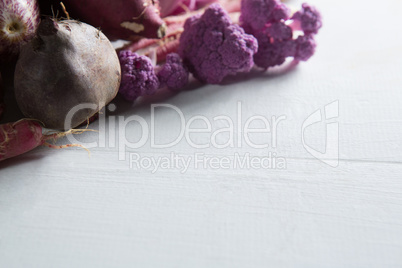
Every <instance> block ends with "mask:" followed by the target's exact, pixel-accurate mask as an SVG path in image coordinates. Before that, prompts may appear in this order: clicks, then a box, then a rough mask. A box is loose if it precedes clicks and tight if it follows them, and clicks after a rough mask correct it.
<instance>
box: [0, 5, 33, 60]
mask: <svg viewBox="0 0 402 268" xmlns="http://www.w3.org/2000/svg"><path fill="white" fill-rule="evenodd" d="M39 20H40V17H39V6H38V3H37V1H36V0H0V64H4V62H8V61H10V60H13V59H15V58H16V57H17V56H18V53H19V52H20V49H21V46H23V45H24V44H26V43H27V42H28V41H29V40H30V39H31V38H32V37H33V36H34V35H35V31H36V29H37V28H38V25H39Z"/></svg>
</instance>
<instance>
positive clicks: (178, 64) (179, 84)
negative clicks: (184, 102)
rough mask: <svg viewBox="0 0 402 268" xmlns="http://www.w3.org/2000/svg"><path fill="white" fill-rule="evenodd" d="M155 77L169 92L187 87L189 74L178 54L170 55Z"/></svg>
mask: <svg viewBox="0 0 402 268" xmlns="http://www.w3.org/2000/svg"><path fill="white" fill-rule="evenodd" d="M157 75H158V78H159V81H160V83H161V85H166V86H167V87H168V88H169V89H171V90H180V89H182V88H183V87H184V86H185V85H187V83H188V75H189V72H188V69H187V68H186V66H184V65H183V63H182V60H181V58H180V56H179V54H176V53H170V54H168V55H167V56H166V63H165V64H164V65H163V66H162V67H161V69H160V70H159V71H158V74H157Z"/></svg>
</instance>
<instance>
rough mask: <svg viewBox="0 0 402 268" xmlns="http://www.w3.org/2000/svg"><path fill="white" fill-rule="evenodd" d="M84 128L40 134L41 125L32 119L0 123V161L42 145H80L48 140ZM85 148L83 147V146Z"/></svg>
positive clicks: (57, 146) (58, 147)
mask: <svg viewBox="0 0 402 268" xmlns="http://www.w3.org/2000/svg"><path fill="white" fill-rule="evenodd" d="M83 131H85V130H70V131H67V132H62V133H53V134H49V135H43V134H42V127H41V125H40V124H39V123H38V122H36V121H33V120H27V119H22V120H20V121H17V122H14V123H7V124H2V125H0V161H3V160H5V159H7V158H11V157H14V156H18V155H21V154H23V153H26V152H28V151H31V150H32V149H34V148H36V147H38V146H40V145H44V146H47V147H50V148H54V149H61V148H68V147H81V148H84V147H83V146H82V145H80V144H66V145H53V144H51V143H49V142H48V141H49V140H57V139H59V138H61V137H64V136H66V135H68V134H79V133H82V132H83ZM84 149H85V148H84Z"/></svg>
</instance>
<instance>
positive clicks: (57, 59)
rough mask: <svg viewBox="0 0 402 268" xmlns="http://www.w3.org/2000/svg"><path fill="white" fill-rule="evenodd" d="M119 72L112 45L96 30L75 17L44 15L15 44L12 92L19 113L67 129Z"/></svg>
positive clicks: (112, 90) (111, 92)
mask: <svg viewBox="0 0 402 268" xmlns="http://www.w3.org/2000/svg"><path fill="white" fill-rule="evenodd" d="M120 78H121V74H120V63H119V60H118V58H117V54H116V51H115V50H114V48H113V46H112V44H111V43H110V42H109V40H108V39H107V38H106V36H105V35H104V34H102V32H100V31H99V30H97V29H95V28H94V27H92V26H90V25H88V24H85V23H81V22H78V21H73V20H64V21H57V22H56V21H54V20H52V19H50V18H47V19H44V20H42V22H41V23H40V25H39V28H38V31H37V35H36V36H35V37H34V38H33V39H32V40H31V41H30V42H29V43H28V44H27V45H26V46H24V47H23V48H22V50H21V53H20V56H19V59H18V61H17V66H16V70H15V77H14V87H15V97H16V100H17V104H18V106H19V108H20V109H21V111H22V113H23V114H24V115H25V116H27V117H30V118H35V119H37V120H40V121H41V122H42V123H43V124H44V125H45V127H47V128H52V129H70V128H74V127H76V126H78V125H79V124H81V123H82V122H84V121H86V120H87V119H88V118H89V117H91V116H92V115H94V114H95V113H96V112H98V111H99V110H100V109H101V108H102V107H103V106H104V105H105V104H107V103H108V102H110V101H111V100H112V99H113V98H114V97H115V96H116V94H117V91H118V88H119V86H120ZM79 105H84V106H85V107H83V106H79ZM72 109H75V110H76V112H74V113H72V114H71V113H70V115H73V116H72V118H71V120H70V119H68V118H67V116H68V115H69V112H70V111H71V112H72Z"/></svg>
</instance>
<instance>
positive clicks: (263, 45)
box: [240, 0, 322, 68]
mask: <svg viewBox="0 0 402 268" xmlns="http://www.w3.org/2000/svg"><path fill="white" fill-rule="evenodd" d="M241 12H242V13H241V16H240V21H241V23H242V26H243V27H244V29H245V30H246V32H247V33H249V34H252V35H254V36H255V37H256V38H257V40H258V51H257V53H256V54H255V55H254V62H255V64H256V65H257V66H259V67H262V68H269V67H273V66H277V65H281V64H282V63H284V62H285V60H286V58H287V57H293V58H294V60H296V61H306V60H308V59H309V58H310V57H311V56H312V55H313V54H314V52H315V48H316V43H315V41H314V34H316V33H317V32H318V30H319V28H320V27H321V25H322V22H321V15H320V13H319V12H318V11H317V10H316V9H315V8H314V7H311V6H309V5H308V4H303V5H302V9H301V10H300V11H298V12H296V13H295V14H294V15H293V16H292V18H289V11H288V9H287V7H286V6H285V5H284V4H282V3H281V2H280V1H279V0H242V7H241ZM259 12H262V13H259ZM253 14H254V15H253ZM255 14H257V15H255ZM264 14H265V15H264ZM296 31H299V32H301V34H302V35H298V36H297V35H296V34H295V32H296Z"/></svg>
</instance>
